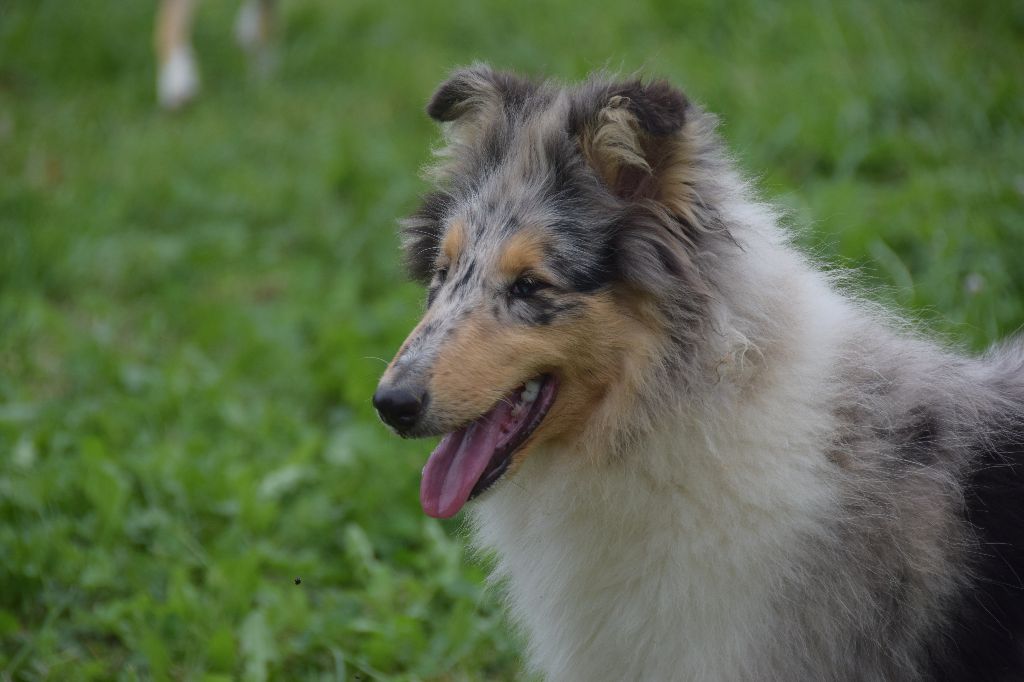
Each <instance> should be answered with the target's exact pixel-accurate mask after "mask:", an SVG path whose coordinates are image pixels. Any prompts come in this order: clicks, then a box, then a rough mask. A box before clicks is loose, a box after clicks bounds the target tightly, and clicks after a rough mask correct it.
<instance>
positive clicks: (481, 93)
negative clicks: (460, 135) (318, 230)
mask: <svg viewBox="0 0 1024 682" xmlns="http://www.w3.org/2000/svg"><path fill="white" fill-rule="evenodd" d="M534 90H536V85H535V84H533V83H531V82H530V81H527V80H525V79H523V78H520V77H519V76H516V75H515V74H512V73H508V72H504V71H495V70H494V69H492V68H491V67H490V66H488V65H487V64H479V63H478V64H474V65H473V66H470V67H467V68H462V69H457V70H456V71H454V72H453V73H452V75H451V76H449V77H448V80H446V81H445V82H444V83H441V85H440V86H438V88H437V90H436V91H435V92H434V94H433V95H432V96H431V98H430V102H429V103H428V104H427V114H428V115H429V116H430V117H431V118H432V119H434V120H435V121H441V122H448V121H456V120H459V119H462V118H464V117H466V116H467V115H468V114H479V113H481V112H485V111H488V110H491V111H497V110H499V109H500V108H501V107H504V108H506V109H518V108H521V107H522V106H523V104H524V103H525V101H526V99H527V98H528V97H529V96H530V94H532V93H533V91H534Z"/></svg>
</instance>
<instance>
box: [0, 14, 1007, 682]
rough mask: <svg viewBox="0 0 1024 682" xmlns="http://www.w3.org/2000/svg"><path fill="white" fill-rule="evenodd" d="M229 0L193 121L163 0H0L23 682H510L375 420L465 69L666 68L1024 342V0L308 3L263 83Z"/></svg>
mask: <svg viewBox="0 0 1024 682" xmlns="http://www.w3.org/2000/svg"><path fill="white" fill-rule="evenodd" d="M235 8H236V3H235V2H224V1H223V0H217V1H210V2H208V3H207V4H206V5H204V6H203V7H202V10H201V12H200V17H199V22H198V26H197V32H196V46H197V49H198V51H199V53H200V57H201V61H202V68H203V78H204V86H205V92H204V95H203V97H202V98H201V99H200V101H199V102H198V103H197V104H196V105H195V106H193V107H192V108H190V109H189V110H187V111H186V112H184V113H183V114H180V115H175V116H170V115H166V114H162V113H160V112H158V111H156V110H155V107H154V92H153V75H152V69H153V64H152V57H151V54H150V44H151V30H152V29H151V21H152V14H153V11H154V3H151V2H114V1H113V0H105V1H103V0H74V1H69V0H6V1H3V0H0V680H110V679H118V680H136V679H157V680H162V679H175V680H177V679H188V680H205V681H207V682H213V681H215V680H230V679H246V680H266V679H280V680H304V679H332V680H354V679H362V680H369V679H399V680H478V679H516V678H518V677H519V676H520V672H519V671H520V669H521V662H520V660H519V654H518V651H519V645H518V642H517V639H516V637H515V636H514V634H513V633H512V632H511V630H510V629H509V628H508V627H507V625H506V624H505V623H504V621H503V620H502V616H501V612H500V609H499V608H498V598H497V595H496V594H495V593H494V591H493V590H489V589H486V588H485V587H484V584H483V577H484V575H485V573H486V570H485V567H484V566H482V565H481V564H479V563H477V562H474V560H473V559H472V557H470V556H468V553H467V552H466V551H465V550H464V541H463V537H462V533H461V531H460V526H459V523H458V521H455V522H450V523H439V522H437V521H435V520H433V519H428V518H426V517H425V516H424V515H423V514H422V512H421V511H420V509H419V504H418V496H417V491H418V480H419V470H420V467H421V466H422V463H423V461H424V460H425V457H426V452H427V450H428V449H429V444H427V443H408V442H403V441H399V440H398V439H396V438H393V437H391V436H389V434H388V433H387V432H386V431H385V430H384V428H383V427H382V426H380V425H379V424H378V423H377V421H376V419H375V418H374V416H373V414H372V411H371V409H370V405H369V396H370V394H371V393H372V391H373V387H374V384H375V382H376V378H377V376H378V374H379V373H380V371H381V370H382V368H383V364H382V361H381V358H388V357H390V354H391V353H392V352H393V351H394V349H395V348H396V347H397V345H398V344H399V343H400V341H401V339H402V338H403V337H404V334H405V332H406V331H407V330H408V329H409V328H410V326H411V325H412V323H413V322H414V320H415V318H416V317H417V315H418V312H419V310H420V306H421V303H420V294H419V292H418V290H417V289H416V288H415V287H413V286H412V285H410V284H407V283H405V282H404V281H403V279H402V275H401V272H400V269H399V266H398V256H397V251H396V245H397V241H396V238H395V219H396V217H399V216H401V215H402V214H403V213H404V212H406V211H408V210H409V209H410V208H411V207H412V206H413V204H414V201H415V196H416V194H417V193H418V192H420V191H422V190H423V189H424V185H423V182H422V181H421V180H420V179H419V178H418V177H417V168H419V167H420V166H421V165H422V164H423V163H424V162H425V161H426V160H427V158H428V156H429V150H430V146H431V145H432V144H433V143H434V141H435V140H436V130H435V128H434V126H433V125H432V124H431V123H430V122H429V121H428V120H427V118H426V116H425V115H424V114H423V113H422V111H423V105H424V103H425V101H426V99H427V97H428V96H429V94H430V93H431V91H432V88H433V87H434V86H435V85H436V84H437V82H438V81H439V80H440V79H441V78H442V77H443V75H444V74H445V72H446V71H447V70H448V69H450V68H451V67H452V66H454V65H457V64H464V63H467V62H470V61H472V60H475V59H484V60H487V61H490V62H492V63H494V64H496V65H500V66H504V67H514V68H517V69H519V70H522V71H524V72H527V73H535V74H550V75H554V76H557V77H560V78H566V79H569V78H579V77H582V76H583V75H584V74H586V73H587V72H588V71H590V70H592V69H594V68H600V67H607V68H611V69H615V70H622V71H626V72H629V71H633V70H636V69H642V70H643V71H644V72H645V73H650V74H660V75H664V76H667V77H670V78H671V79H672V80H674V81H676V82H677V83H679V84H681V85H683V86H684V87H685V88H686V90H687V91H688V93H689V94H690V95H691V96H692V97H693V98H694V99H696V100H698V101H701V102H703V103H705V104H706V105H707V106H708V107H709V108H711V109H712V110H714V111H716V112H718V113H719V114H721V116H722V119H723V127H722V131H723V134H724V136H725V137H726V138H727V140H728V141H729V143H730V144H731V146H732V148H733V150H734V151H735V153H736V156H737V159H738V161H739V162H740V163H741V165H742V166H743V167H744V168H746V169H747V170H748V171H749V172H750V173H751V174H754V175H755V177H756V178H757V179H758V182H759V185H760V186H761V187H762V188H763V190H764V191H765V192H766V193H767V194H768V195H770V196H772V197H773V198H774V199H775V200H777V201H778V202H779V203H780V204H781V205H783V206H785V207H786V208H787V209H788V210H789V216H790V218H789V219H790V221H791V223H792V224H793V225H794V227H795V228H796V229H798V230H800V231H801V234H802V236H801V240H802V241H803V243H805V244H806V245H807V246H808V248H810V249H812V250H813V251H814V252H815V253H817V254H819V255H820V257H821V258H822V259H823V260H825V261H827V262H829V263H832V264H836V265H854V266H860V267H862V268H863V272H864V276H863V277H861V279H860V285H861V286H862V287H867V288H870V289H871V290H872V291H873V294H872V295H874V296H876V297H877V298H880V299H881V300H885V301H891V302H893V303H895V304H897V305H900V306H904V307H907V308H910V309H912V310H913V311H914V315H915V317H917V318H918V319H920V320H921V321H922V323H923V324H927V325H929V326H931V327H932V328H934V329H936V330H937V331H939V332H941V333H943V334H945V335H946V336H947V337H948V338H951V339H954V340H956V341H958V342H961V343H963V344H964V345H966V346H969V347H971V348H974V349H980V348H983V347H984V346H985V345H987V344H988V343H990V342H991V341H993V340H995V339H996V338H998V337H1000V336H1002V335H1005V334H1007V333H1010V332H1012V331H1013V330H1015V329H1016V328H1017V327H1018V326H1019V325H1021V324H1022V323H1024V77H1022V74H1024V3H1022V2H1020V1H1019V0H1002V1H1000V2H996V1H992V2H984V3H975V2H967V1H966V0H964V1H962V2H952V1H943V0H933V1H930V2H924V1H923V0H918V1H914V0H908V1H907V2H891V1H889V0H876V1H872V2H858V3H852V2H851V3H838V2H836V3H829V2H824V1H817V2H813V1H812V2H808V3H802V4H800V5H799V7H798V6H797V4H796V3H787V4H783V3H776V2H768V1H761V2H759V1H757V0H660V1H652V2H637V3H618V4H617V5H615V6H609V7H601V3H597V2H586V1H584V0H564V1H561V2H554V3H541V2H535V1H532V0H527V1H524V2H518V3H512V2H509V3H501V4H499V3H481V2H476V1H473V0H447V1H445V2H436V1H434V0H430V1H426V0H425V1H422V2H417V3H390V4H389V3H382V2H368V1H366V0H344V1H341V2H336V1H333V0H286V1H285V2H284V6H283V15H284V16H283V33H284V42H283V44H282V46H281V49H280V53H279V57H280V63H279V69H278V70H277V72H276V74H275V76H274V77H273V79H272V80H271V81H270V82H267V83H258V82H255V81H253V80H252V79H250V78H248V77H247V73H246V65H245V62H244V60H243V58H242V56H241V55H240V54H238V53H237V50H236V49H235V47H234V45H233V44H232V40H231V33H230V32H231V24H232V18H233V13H234V10H235ZM296 577H300V578H301V584H298V585H297V584H295V580H294V579H295V578H296Z"/></svg>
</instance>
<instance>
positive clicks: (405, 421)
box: [373, 386, 426, 429]
mask: <svg viewBox="0 0 1024 682" xmlns="http://www.w3.org/2000/svg"><path fill="white" fill-rule="evenodd" d="M425 404H426V395H425V394H424V395H422V396H417V395H416V394H415V393H413V392H412V391H410V390H408V389H405V388H394V387H391V386H380V387H378V388H377V392H376V393H374V394H373V406H374V407H376V408H377V414H379V415H380V418H381V419H383V420H384V422H385V423H387V424H388V425H390V426H393V427H395V428H396V429H408V428H410V427H411V426H412V425H413V424H415V423H416V420H417V419H419V418H420V413H421V412H422V411H423V406H424V405H425Z"/></svg>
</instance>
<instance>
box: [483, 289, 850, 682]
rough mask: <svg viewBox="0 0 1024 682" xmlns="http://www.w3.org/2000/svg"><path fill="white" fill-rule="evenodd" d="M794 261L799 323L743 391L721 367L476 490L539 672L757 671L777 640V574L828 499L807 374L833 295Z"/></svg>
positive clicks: (833, 343)
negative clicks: (638, 419) (625, 424)
mask: <svg viewBox="0 0 1024 682" xmlns="http://www.w3.org/2000/svg"><path fill="white" fill-rule="evenodd" d="M807 276H808V278H809V279H808V280H807V282H806V283H805V286H804V287H803V289H802V291H801V292H800V298H797V299H794V298H790V300H789V301H788V302H787V305H788V306H789V308H790V310H795V311H796V312H797V313H798V314H797V315H796V316H795V319H799V320H802V321H803V323H802V324H801V325H799V326H797V327H789V328H788V329H787V330H786V331H787V338H785V339H775V340H770V341H769V342H766V343H765V346H766V347H764V348H761V349H759V352H760V353H762V354H772V359H773V360H774V362H773V363H772V364H766V365H765V366H764V367H762V368H761V370H760V374H758V375H757V376H755V377H753V378H752V377H751V376H750V375H749V374H744V375H743V377H744V379H743V380H744V381H756V382H757V387H756V391H752V390H747V389H748V388H749V387H745V386H742V385H735V384H732V383H730V380H729V379H728V378H726V379H725V380H723V381H722V382H720V383H719V384H717V386H716V388H715V394H714V395H709V396H706V400H702V401H700V404H699V405H698V406H697V407H696V408H694V409H692V410H688V411H687V410H684V411H682V412H681V413H678V414H671V415H665V416H664V417H662V419H661V420H660V421H659V422H657V424H656V427H655V429H654V431H653V432H652V433H650V434H649V435H648V437H647V439H646V442H644V443H643V444H642V445H641V444H638V445H636V446H635V447H634V448H633V449H632V450H631V451H628V452H625V453H623V452H619V453H616V456H614V457H602V456H601V453H579V452H569V451H559V450H545V451H541V452H537V453H535V454H534V455H533V456H532V457H531V458H529V459H528V460H527V461H526V462H525V464H524V465H523V467H522V469H521V470H520V471H519V472H518V473H517V475H516V480H515V485H505V486H500V487H499V488H497V489H496V490H494V491H493V493H491V494H490V495H487V496H485V497H483V498H481V500H479V502H478V503H477V504H476V505H475V507H474V509H473V521H474V529H475V540H476V544H477V545H478V546H479V547H481V548H483V549H485V550H491V551H493V552H494V553H495V555H496V562H497V563H496V569H495V573H494V577H495V579H497V580H501V581H504V582H505V583H506V589H507V591H508V597H509V600H508V601H509V605H510V608H511V610H512V612H513V617H514V619H515V620H516V621H517V622H518V623H519V624H520V625H521V626H522V627H523V628H524V629H525V631H526V633H527V634H528V638H529V648H530V656H529V659H530V660H531V661H532V663H533V664H534V665H535V666H537V667H538V668H539V669H540V670H541V671H542V672H543V673H545V675H546V677H547V679H551V680H591V681H594V680H622V679H657V680H755V679H769V678H766V677H759V675H761V674H762V673H764V672H765V671H764V670H759V669H757V668H758V667H760V666H763V665H764V663H765V662H766V661H768V660H771V659H772V658H775V657H777V656H785V655H786V653H785V652H779V651H772V650H771V648H772V644H771V642H773V641H774V640H775V638H774V637H773V632H772V631H773V629H774V628H775V627H776V626H777V625H778V623H777V622H776V620H775V619H776V618H777V614H778V613H779V609H778V608H777V607H778V603H777V602H778V600H779V599H784V598H785V595H784V594H783V593H782V591H781V583H782V582H783V581H784V580H783V579H784V577H785V575H786V573H787V572H788V571H791V570H797V567H798V566H799V562H800V557H799V552H800V547H801V546H810V544H812V543H807V542H805V539H808V538H814V537H816V536H819V535H822V534H825V533H827V530H826V529H825V528H824V527H822V526H820V525H819V524H820V523H822V520H823V519H825V518H826V517H827V516H828V515H827V510H828V508H829V506H830V505H831V504H833V502H834V500H835V491H834V490H833V487H832V481H831V479H830V474H829V471H828V468H827V463H826V461H825V460H824V458H823V457H822V456H821V439H822V437H823V435H824V432H825V431H826V430H827V429H828V428H829V426H830V422H831V415H830V414H829V413H828V408H827V407H825V406H826V405H827V404H828V402H829V401H828V397H829V396H826V395H825V394H824V391H826V390H828V389H827V385H826V384H824V383H823V382H821V380H820V377H821V376H823V375H827V374H828V372H829V370H830V367H831V365H832V363H833V361H834V358H833V357H831V356H830V354H831V353H835V352H837V351H836V350H835V349H837V348H838V347H839V346H840V344H839V335H840V334H841V333H842V328H843V320H842V317H843V316H844V315H845V311H846V310H848V307H847V306H845V305H843V304H842V303H841V301H839V300H837V297H836V296H835V295H834V294H832V293H831V292H830V291H829V290H828V288H827V287H826V286H824V285H822V284H821V283H820V281H819V280H818V279H815V278H816V276H815V275H812V274H811V273H809V272H808V273H807ZM779 295H780V296H781V295H787V296H790V292H783V291H779ZM760 301H761V303H764V298H763V296H762V297H761V299H760ZM801 307H802V308H804V310H800V308H801ZM764 341H765V340H762V342H764ZM783 347H784V348H785V352H782V350H780V349H781V348H783ZM761 359H762V360H763V359H764V358H761ZM626 643H628V645H627V644H626ZM684 643H685V646H684V645H683V644H684ZM654 652H657V653H656V654H655V653H654Z"/></svg>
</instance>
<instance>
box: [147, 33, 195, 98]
mask: <svg viewBox="0 0 1024 682" xmlns="http://www.w3.org/2000/svg"><path fill="white" fill-rule="evenodd" d="M156 87H157V97H158V98H159V101H160V106H162V107H163V108H164V109H171V110H174V109H180V108H181V107H183V106H185V105H186V104H188V103H189V102H190V101H191V100H192V99H193V98H195V96H196V95H197V94H198V93H199V69H198V68H197V67H196V60H195V57H193V56H192V50H191V49H190V48H189V47H186V46H182V47H176V48H174V50H173V51H172V52H171V56H170V57H169V58H168V59H167V61H166V62H164V64H163V65H162V66H161V67H160V73H159V74H158V76H157V85H156Z"/></svg>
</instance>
